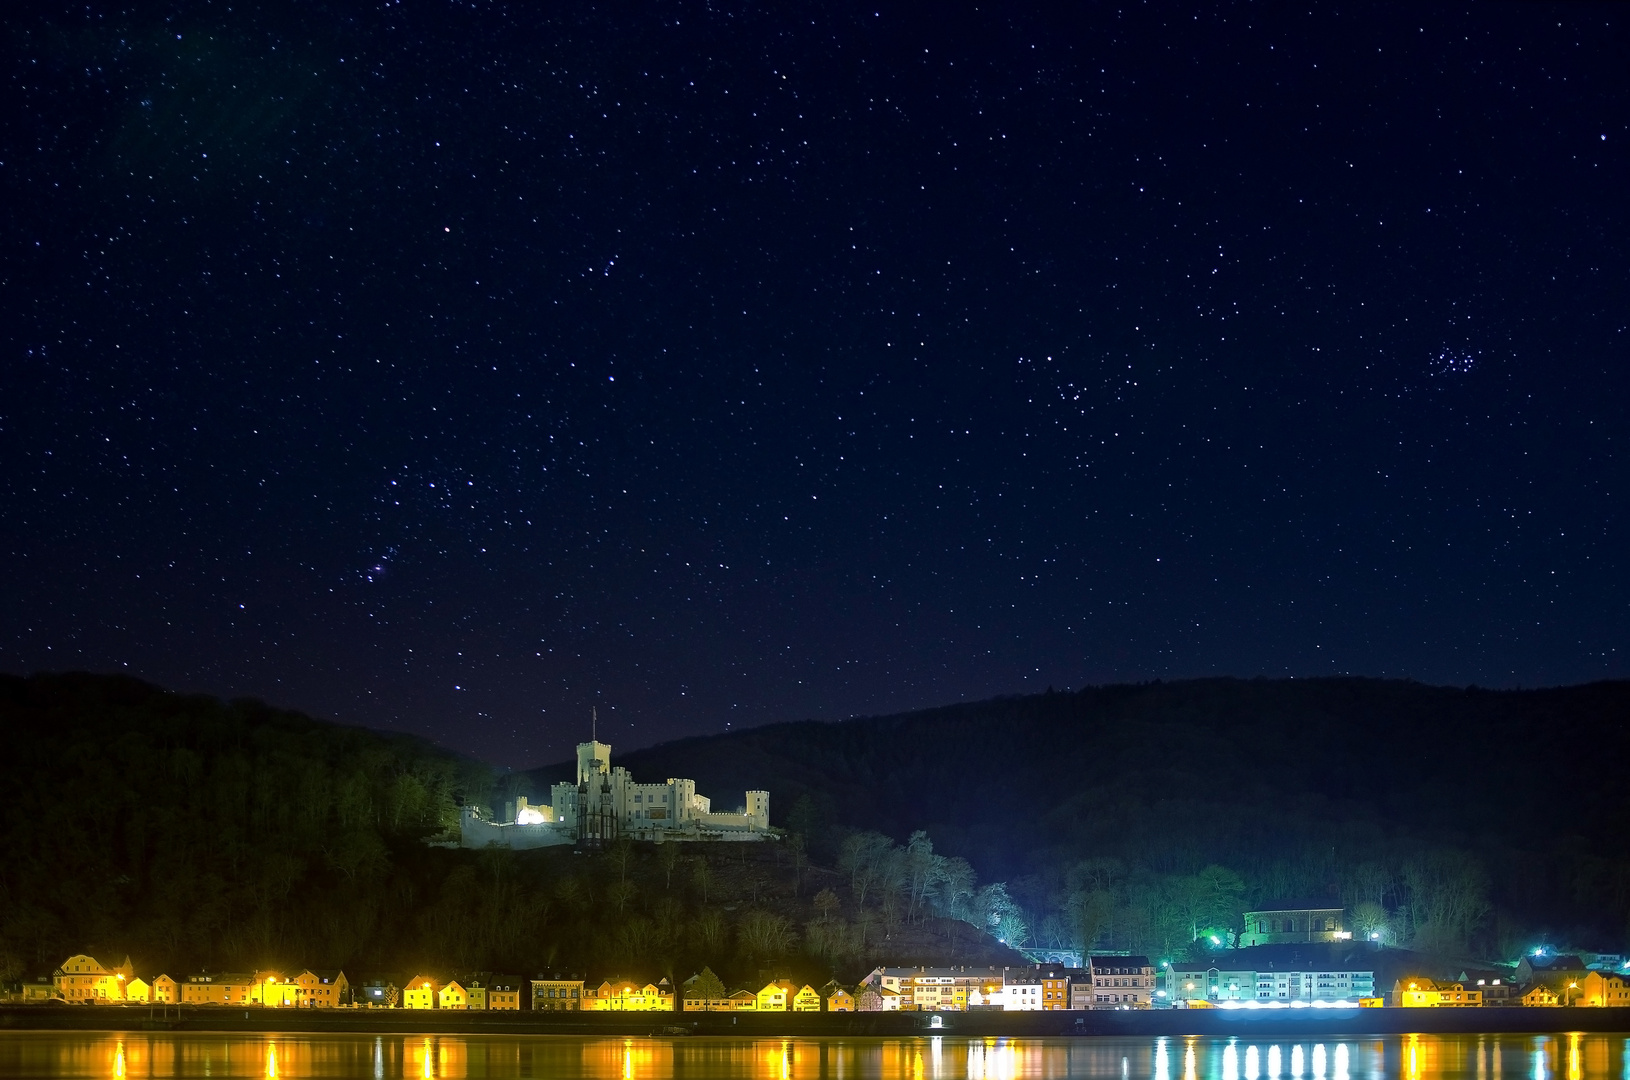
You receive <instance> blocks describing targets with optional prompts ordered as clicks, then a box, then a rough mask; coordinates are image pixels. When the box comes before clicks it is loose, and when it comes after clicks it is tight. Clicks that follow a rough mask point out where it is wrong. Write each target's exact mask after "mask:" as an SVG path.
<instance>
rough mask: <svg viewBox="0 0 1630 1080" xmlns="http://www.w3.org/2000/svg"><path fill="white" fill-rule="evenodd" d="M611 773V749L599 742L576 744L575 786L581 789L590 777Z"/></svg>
mask: <svg viewBox="0 0 1630 1080" xmlns="http://www.w3.org/2000/svg"><path fill="white" fill-rule="evenodd" d="M610 772H611V747H610V746H608V745H606V744H605V743H603V742H600V741H599V740H597V739H596V740H590V741H589V742H580V743H578V744H577V786H578V787H582V786H583V785H584V784H586V783H587V782H588V779H589V777H591V776H606V775H608V774H609V773H610Z"/></svg>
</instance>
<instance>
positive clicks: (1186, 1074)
mask: <svg viewBox="0 0 1630 1080" xmlns="http://www.w3.org/2000/svg"><path fill="white" fill-rule="evenodd" d="M1199 1075H1200V1072H1199V1069H1197V1068H1196V1067H1195V1061H1194V1040H1192V1039H1190V1040H1189V1044H1188V1045H1187V1046H1186V1047H1184V1048H1183V1080H1198V1077H1199Z"/></svg>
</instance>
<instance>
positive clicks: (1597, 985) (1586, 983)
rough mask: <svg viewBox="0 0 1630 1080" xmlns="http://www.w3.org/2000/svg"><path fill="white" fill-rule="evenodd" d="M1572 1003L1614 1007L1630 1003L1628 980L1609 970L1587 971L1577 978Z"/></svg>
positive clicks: (1629, 984)
mask: <svg viewBox="0 0 1630 1080" xmlns="http://www.w3.org/2000/svg"><path fill="white" fill-rule="evenodd" d="M1573 1003H1574V1004H1575V1005H1586V1006H1590V1007H1592V1008H1616V1007H1623V1006H1625V1005H1630V982H1626V980H1625V977H1624V976H1622V975H1619V974H1617V973H1614V972H1609V971H1588V972H1586V973H1585V977H1584V978H1583V979H1580V980H1579V989H1578V990H1577V991H1576V992H1575V994H1574V998H1573Z"/></svg>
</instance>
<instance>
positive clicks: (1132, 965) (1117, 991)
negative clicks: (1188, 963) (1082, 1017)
mask: <svg viewBox="0 0 1630 1080" xmlns="http://www.w3.org/2000/svg"><path fill="white" fill-rule="evenodd" d="M1155 982H1156V972H1155V968H1154V965H1153V964H1151V963H1150V962H1149V958H1148V957H1147V956H1111V955H1105V956H1087V957H1084V958H1083V963H1082V966H1080V967H1070V966H1066V965H1063V964H1036V965H1032V966H1028V967H1002V968H995V967H989V968H967V967H936V968H930V967H915V968H904V967H879V968H877V969H875V970H874V971H873V972H872V973H871V974H870V975H868V976H867V977H866V978H865V979H864V980H863V981H862V983H861V985H860V987H859V988H858V989H857V992H858V997H857V1005H856V1008H857V1009H858V1010H859V1011H861V1012H868V1011H873V1010H875V1011H881V1012H890V1011H894V1010H901V1011H907V1012H910V1011H919V1012H964V1011H973V1010H984V1011H990V1012H1070V1011H1076V1012H1079V1011H1086V1010H1093V1009H1148V1008H1151V1007H1153V1006H1154V1005H1155V1004H1156V993H1157V991H1156V989H1155Z"/></svg>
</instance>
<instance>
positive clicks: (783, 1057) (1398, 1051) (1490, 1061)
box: [0, 1033, 1630, 1080]
mask: <svg viewBox="0 0 1630 1080" xmlns="http://www.w3.org/2000/svg"><path fill="white" fill-rule="evenodd" d="M1180 1043H1181V1046H1180V1047H1179V1040H1177V1039H1170V1038H1161V1039H1113V1038H1081V1039H1002V1038H980V1039H964V1038H958V1037H956V1036H950V1035H935V1036H931V1037H925V1038H903V1039H842V1038H839V1039H791V1038H777V1039H732V1038H707V1037H694V1038H681V1039H652V1038H606V1039H595V1038H572V1037H564V1036H491V1037H481V1036H478V1037H465V1036H454V1035H410V1036H376V1035H357V1036H303V1035H276V1036H251V1035H201V1034H172V1033H162V1034H160V1033H152V1034H125V1035H114V1034H101V1033H64V1034H54V1033H21V1034H0V1080H11V1078H14V1077H65V1078H66V1077H73V1078H79V1077H84V1078H95V1080H108V1078H112V1080H148V1078H158V1077H166V1078H192V1077H208V1078H210V1080H216V1078H222V1080H234V1078H244V1080H316V1078H328V1077H357V1076H372V1077H375V1078H376V1080H386V1078H390V1080H409V1078H424V1080H429V1078H443V1077H445V1078H450V1080H458V1078H463V1077H493V1078H522V1077H561V1078H568V1080H569V1078H581V1080H658V1078H663V1080H665V1078H668V1077H683V1078H687V1080H705V1078H720V1080H816V1078H819V1080H827V1078H831V1080H850V1078H854V1080H862V1078H865V1080H870V1078H874V1077H876V1078H882V1080H962V1078H968V1080H1030V1078H1044V1080H1052V1078H1068V1077H1090V1078H1093V1080H1117V1078H1118V1080H1174V1074H1175V1073H1176V1072H1177V1070H1178V1069H1179V1067H1180V1069H1181V1075H1180V1076H1179V1077H1177V1078H1176V1080H1354V1078H1360V1080H1502V1078H1503V1077H1504V1074H1505V1072H1506V1071H1507V1070H1510V1071H1511V1073H1512V1075H1513V1077H1521V1076H1523V1074H1525V1073H1526V1078H1525V1080H1630V1040H1627V1039H1626V1038H1624V1037H1623V1036H1607V1035H1583V1034H1578V1033H1575V1034H1569V1035H1561V1036H1555V1037H1552V1036H1536V1037H1530V1036H1514V1035H1465V1036H1435V1035H1405V1036H1396V1037H1387V1038H1373V1037H1372V1038H1363V1039H1334V1038H1325V1039H1311V1038H1309V1039H1302V1040H1296V1039H1249V1038H1232V1039H1212V1038H1193V1037H1190V1038H1184V1039H1182V1040H1180ZM1179 1051H1180V1052H1181V1062H1180V1063H1179V1062H1178V1061H1176V1060H1174V1059H1175V1058H1176V1057H1177V1055H1178V1053H1179Z"/></svg>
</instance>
